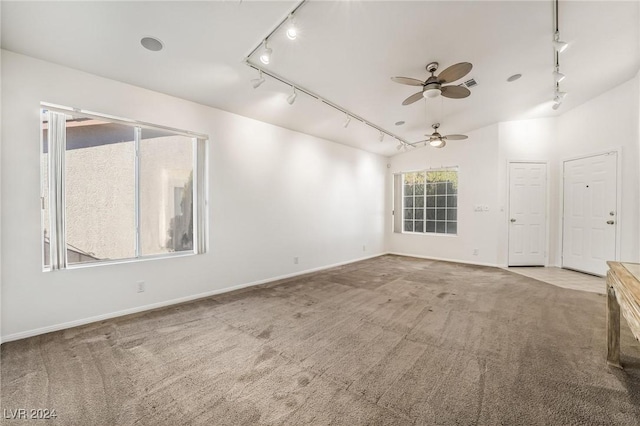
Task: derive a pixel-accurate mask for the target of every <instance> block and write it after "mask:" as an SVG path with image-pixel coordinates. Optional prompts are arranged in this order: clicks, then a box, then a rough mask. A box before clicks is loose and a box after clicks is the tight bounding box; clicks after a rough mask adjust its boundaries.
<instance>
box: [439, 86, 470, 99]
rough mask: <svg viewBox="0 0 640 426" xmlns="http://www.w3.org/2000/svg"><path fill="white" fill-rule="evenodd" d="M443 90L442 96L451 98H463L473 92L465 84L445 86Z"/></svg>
mask: <svg viewBox="0 0 640 426" xmlns="http://www.w3.org/2000/svg"><path fill="white" fill-rule="evenodd" d="M441 90H442V96H444V97H445V98H451V99H462V98H466V97H467V96H469V95H470V94H471V91H470V90H469V89H467V88H466V87H463V86H444V87H443V88H442V89H441Z"/></svg>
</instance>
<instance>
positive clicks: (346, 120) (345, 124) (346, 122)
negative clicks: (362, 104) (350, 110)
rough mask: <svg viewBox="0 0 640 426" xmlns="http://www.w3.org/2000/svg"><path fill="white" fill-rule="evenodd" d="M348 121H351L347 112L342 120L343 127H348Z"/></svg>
mask: <svg viewBox="0 0 640 426" xmlns="http://www.w3.org/2000/svg"><path fill="white" fill-rule="evenodd" d="M349 123H351V117H350V116H349V114H347V118H346V119H345V120H344V124H343V127H344V128H345V129H346V128H347V127H349Z"/></svg>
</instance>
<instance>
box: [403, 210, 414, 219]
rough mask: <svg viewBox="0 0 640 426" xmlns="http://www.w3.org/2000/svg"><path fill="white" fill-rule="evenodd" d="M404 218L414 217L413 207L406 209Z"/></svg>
mask: <svg viewBox="0 0 640 426" xmlns="http://www.w3.org/2000/svg"><path fill="white" fill-rule="evenodd" d="M404 218H405V219H413V209H404Z"/></svg>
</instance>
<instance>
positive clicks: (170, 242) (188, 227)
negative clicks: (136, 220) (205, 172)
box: [140, 129, 193, 256]
mask: <svg viewBox="0 0 640 426" xmlns="http://www.w3.org/2000/svg"><path fill="white" fill-rule="evenodd" d="M188 250H193V139H191V138H189V137H186V136H178V135H174V134H170V133H166V132H162V131H159V130H151V129H142V137H141V138H140V254H141V255H142V256H146V255H153V254H162V253H170V252H176V251H188Z"/></svg>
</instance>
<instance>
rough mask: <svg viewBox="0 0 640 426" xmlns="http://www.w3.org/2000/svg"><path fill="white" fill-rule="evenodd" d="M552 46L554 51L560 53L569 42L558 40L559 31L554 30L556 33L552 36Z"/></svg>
mask: <svg viewBox="0 0 640 426" xmlns="http://www.w3.org/2000/svg"><path fill="white" fill-rule="evenodd" d="M553 47H554V48H555V49H556V52H558V53H562V52H564V51H565V50H566V49H567V47H569V43H566V42H564V41H562V40H560V33H558V32H557V31H556V34H555V35H554V36H553Z"/></svg>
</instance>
